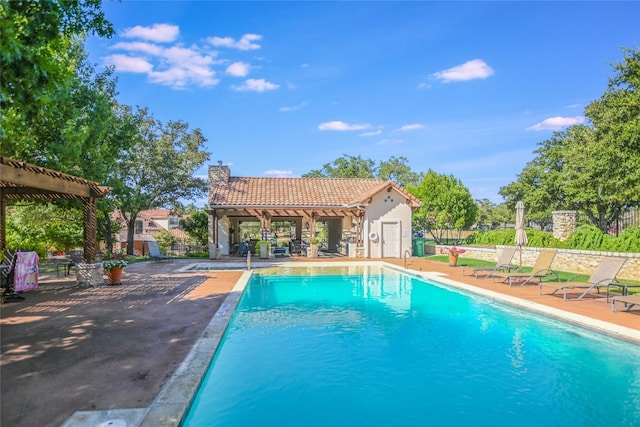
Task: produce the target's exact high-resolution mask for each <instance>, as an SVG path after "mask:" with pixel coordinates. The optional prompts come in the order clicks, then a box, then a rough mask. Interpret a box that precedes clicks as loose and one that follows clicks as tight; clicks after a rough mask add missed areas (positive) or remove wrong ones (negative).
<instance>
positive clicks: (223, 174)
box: [209, 160, 231, 191]
mask: <svg viewBox="0 0 640 427" xmlns="http://www.w3.org/2000/svg"><path fill="white" fill-rule="evenodd" d="M230 177H231V169H229V166H226V165H223V164H222V160H218V164H217V165H209V191H211V190H213V189H214V188H215V187H217V186H218V185H220V184H226V183H228V182H229V178H230Z"/></svg>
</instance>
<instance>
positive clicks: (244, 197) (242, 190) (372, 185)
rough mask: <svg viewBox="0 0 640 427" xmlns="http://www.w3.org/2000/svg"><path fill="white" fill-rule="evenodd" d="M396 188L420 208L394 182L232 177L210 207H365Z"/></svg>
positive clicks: (211, 197)
mask: <svg viewBox="0 0 640 427" xmlns="http://www.w3.org/2000/svg"><path fill="white" fill-rule="evenodd" d="M388 186H392V187H393V188H395V189H396V190H397V191H399V192H400V193H402V194H403V195H405V196H406V197H407V198H408V199H410V200H411V201H412V202H413V203H412V205H415V206H419V205H420V202H419V201H418V199H416V198H415V197H413V196H412V195H411V194H409V193H408V192H406V191H405V190H404V189H403V188H402V187H400V186H399V185H397V184H396V183H394V182H392V181H384V180H381V179H366V178H251V177H230V178H229V182H226V183H222V184H220V185H218V186H216V187H215V188H210V193H209V204H210V205H211V207H216V206H296V207H311V206H324V207H337V206H349V205H353V204H355V203H364V202H366V201H367V200H368V199H369V198H370V197H372V196H373V195H375V194H376V193H378V192H380V191H383V190H385V189H386V188H387V187H388Z"/></svg>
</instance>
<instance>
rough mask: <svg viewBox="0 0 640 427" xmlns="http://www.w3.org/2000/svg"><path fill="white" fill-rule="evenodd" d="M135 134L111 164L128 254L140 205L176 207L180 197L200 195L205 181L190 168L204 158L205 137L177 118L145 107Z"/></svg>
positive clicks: (189, 197)
mask: <svg viewBox="0 0 640 427" xmlns="http://www.w3.org/2000/svg"><path fill="white" fill-rule="evenodd" d="M135 117H136V124H137V134H136V135H135V138H134V141H133V144H132V146H131V148H129V149H128V150H127V151H126V152H123V153H122V155H121V160H120V163H119V164H118V165H117V167H116V174H117V180H118V182H119V183H120V185H119V186H116V187H114V189H113V199H114V201H115V204H116V205H117V207H118V208H119V209H120V211H121V212H122V214H123V215H124V217H125V220H126V221H127V227H128V230H127V231H128V235H127V253H128V254H133V236H134V231H135V221H136V217H137V215H138V213H139V212H140V211H142V210H146V209H153V208H158V207H170V208H178V207H180V206H181V205H182V201H183V200H188V199H193V198H197V197H200V196H202V195H203V194H205V192H206V190H207V182H206V181H205V180H204V179H201V178H197V177H195V176H194V173H195V172H196V170H197V169H198V168H200V167H201V166H202V165H203V164H204V163H205V162H206V161H207V160H208V159H209V153H208V152H207V151H205V150H204V149H203V145H204V143H205V142H206V139H205V138H204V136H203V135H202V133H201V131H200V130H199V129H194V130H192V131H190V130H189V125H188V124H187V123H185V122H182V121H170V122H168V123H167V124H166V125H165V124H163V123H161V122H160V121H158V120H156V119H154V118H153V116H151V115H150V114H149V113H148V111H147V110H146V109H139V110H138V111H137V112H136V113H135Z"/></svg>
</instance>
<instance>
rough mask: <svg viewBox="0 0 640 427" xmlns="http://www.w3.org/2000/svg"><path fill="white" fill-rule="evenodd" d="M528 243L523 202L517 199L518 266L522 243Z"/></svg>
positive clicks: (516, 242) (516, 241)
mask: <svg viewBox="0 0 640 427" xmlns="http://www.w3.org/2000/svg"><path fill="white" fill-rule="evenodd" d="M527 243H529V240H528V239H527V232H526V231H525V229H524V203H522V200H519V201H518V203H516V239H515V244H516V245H518V247H519V248H520V267H522V245H526V244H527Z"/></svg>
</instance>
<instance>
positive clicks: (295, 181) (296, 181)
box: [207, 164, 421, 258]
mask: <svg viewBox="0 0 640 427" xmlns="http://www.w3.org/2000/svg"><path fill="white" fill-rule="evenodd" d="M419 206H421V203H420V201H419V200H418V199H417V198H415V197H414V196H413V195H411V194H409V193H408V192H407V191H406V190H404V189H403V188H402V187H401V186H399V185H398V184H396V183H394V182H392V181H384V180H379V179H357V178H252V177H234V176H231V170H230V169H229V167H228V166H226V165H222V164H218V165H212V166H209V202H208V207H207V212H208V214H209V246H210V250H209V252H210V256H211V257H217V256H220V255H230V254H233V253H234V251H235V248H236V247H237V245H238V244H239V243H240V241H241V239H242V235H240V233H239V230H240V226H241V225H242V224H243V223H244V222H258V223H259V227H260V230H261V238H262V239H268V238H270V237H271V225H272V223H273V222H276V221H280V222H282V221H289V222H290V224H291V230H292V231H291V234H292V235H291V239H292V240H302V241H305V240H307V239H308V238H309V237H311V236H315V235H316V231H317V229H318V228H320V227H319V225H320V223H322V227H321V228H323V229H324V230H325V232H324V238H325V239H324V240H325V241H324V247H325V249H326V250H328V251H332V252H338V253H341V254H343V255H349V256H352V257H359V258H400V257H402V256H403V255H404V254H405V252H406V251H409V254H410V253H411V237H412V230H411V216H412V212H413V210H415V209H416V208H418V207H419Z"/></svg>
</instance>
